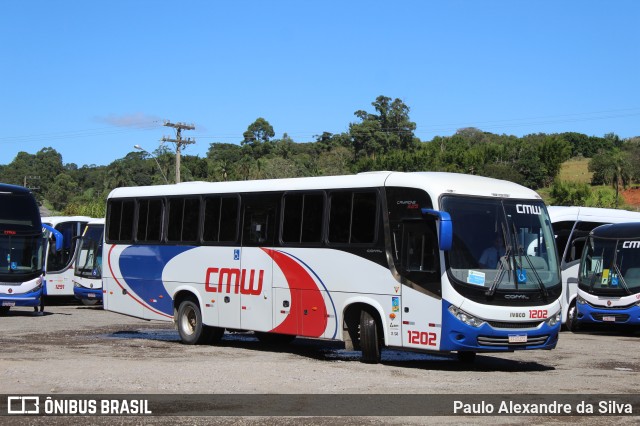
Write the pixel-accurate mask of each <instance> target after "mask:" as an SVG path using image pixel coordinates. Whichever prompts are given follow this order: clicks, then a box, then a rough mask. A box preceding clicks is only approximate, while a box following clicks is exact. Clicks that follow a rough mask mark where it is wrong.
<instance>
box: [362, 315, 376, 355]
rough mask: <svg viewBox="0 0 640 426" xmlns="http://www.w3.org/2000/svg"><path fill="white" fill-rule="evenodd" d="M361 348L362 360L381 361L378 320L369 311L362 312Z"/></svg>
mask: <svg viewBox="0 0 640 426" xmlns="http://www.w3.org/2000/svg"><path fill="white" fill-rule="evenodd" d="M360 348H361V349H362V362H364V363H367V364H377V363H379V362H380V339H379V337H378V326H377V324H376V320H375V318H374V317H373V315H371V314H370V313H369V312H368V311H366V310H362V311H361V312H360Z"/></svg>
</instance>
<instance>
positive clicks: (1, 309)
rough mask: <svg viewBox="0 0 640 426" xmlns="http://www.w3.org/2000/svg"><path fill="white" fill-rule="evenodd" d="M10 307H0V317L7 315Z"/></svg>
mask: <svg viewBox="0 0 640 426" xmlns="http://www.w3.org/2000/svg"><path fill="white" fill-rule="evenodd" d="M9 309H11V306H0V315H7V314H8V313H9Z"/></svg>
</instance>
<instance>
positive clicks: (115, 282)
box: [102, 245, 143, 318]
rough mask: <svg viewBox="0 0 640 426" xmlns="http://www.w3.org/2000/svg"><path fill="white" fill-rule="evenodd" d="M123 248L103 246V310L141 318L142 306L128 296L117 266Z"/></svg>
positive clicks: (127, 288) (127, 289)
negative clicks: (104, 260)
mask: <svg viewBox="0 0 640 426" xmlns="http://www.w3.org/2000/svg"><path fill="white" fill-rule="evenodd" d="M124 248H125V246H113V245H111V246H105V253H104V257H105V258H106V259H107V262H106V265H105V266H106V267H105V268H104V269H103V276H102V286H103V304H104V309H105V310H108V311H113V312H119V313H121V314H126V315H131V316H134V317H138V318H142V316H143V305H142V304H140V303H138V302H137V301H136V300H135V299H133V298H132V296H131V295H130V293H129V291H130V289H129V287H128V286H127V285H126V284H125V283H124V280H123V279H122V274H121V273H120V267H119V266H118V257H119V253H120V252H121V251H122V250H123V249H124Z"/></svg>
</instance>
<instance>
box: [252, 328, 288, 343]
mask: <svg viewBox="0 0 640 426" xmlns="http://www.w3.org/2000/svg"><path fill="white" fill-rule="evenodd" d="M254 334H255V335H256V337H257V338H258V340H260V342H262V343H264V344H267V345H278V346H279V345H288V344H289V343H291V342H293V340H294V339H295V338H296V336H293V335H291V334H279V333H265V332H263V331H254Z"/></svg>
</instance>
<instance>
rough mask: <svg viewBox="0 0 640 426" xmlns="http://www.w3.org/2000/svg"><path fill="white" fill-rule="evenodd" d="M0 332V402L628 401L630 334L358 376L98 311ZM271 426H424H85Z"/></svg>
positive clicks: (328, 364) (326, 355) (70, 309)
mask: <svg viewBox="0 0 640 426" xmlns="http://www.w3.org/2000/svg"><path fill="white" fill-rule="evenodd" d="M0 324H1V325H2V334H1V338H0V344H1V352H0V353H1V355H0V377H1V378H2V379H1V380H0V393H1V394H11V395H15V394H17V395H22V394H47V395H48V394H82V395H89V396H91V395H102V394H293V395H305V394H383V395H395V394H472V395H484V394H506V395H511V394H581V395H590V394H627V395H628V394H630V395H632V396H634V397H636V401H640V397H639V396H638V394H640V356H639V355H638V348H639V346H638V344H639V343H640V339H639V338H640V334H638V333H615V334H610V333H603V332H588V333H577V334H574V333H569V332H563V333H562V334H561V336H560V342H559V344H558V347H557V348H556V349H555V350H553V351H524V352H515V353H504V354H496V355H483V354H481V355H478V357H477V358H476V361H475V363H473V364H461V363H459V362H458V361H457V360H456V358H455V356H452V355H437V356H436V355H428V354H421V353H412V352H401V351H383V362H382V363H381V364H378V365H369V364H362V363H360V362H359V353H358V352H350V351H346V350H344V346H343V345H342V344H340V343H339V342H328V341H320V340H311V339H296V340H295V341H294V342H293V343H292V344H290V345H288V346H286V347H268V346H265V345H263V344H261V343H260V342H258V341H257V340H256V339H255V338H254V337H253V335H252V334H251V333H227V334H226V335H225V337H224V338H223V340H222V342H221V343H220V344H218V345H215V346H188V345H183V344H181V343H180V342H179V338H178V334H177V332H176V331H175V330H174V329H173V327H172V324H170V323H162V322H147V321H144V320H139V319H135V318H130V317H126V316H123V315H119V314H115V313H111V312H106V311H104V310H102V309H101V308H99V307H85V306H72V305H68V306H52V307H48V308H47V312H46V313H45V315H44V316H41V317H37V316H33V315H32V313H31V312H30V311H29V310H28V309H13V310H12V311H11V312H10V313H9V314H8V315H7V316H4V317H0ZM636 414H637V413H636ZM150 419H153V421H150ZM8 420H11V421H10V422H7V421H8ZM52 420H55V421H54V422H53V423H52ZM434 420H435V421H437V422H439V423H451V424H457V423H461V420H462V422H465V423H469V422H471V423H483V424H487V423H491V424H521V423H523V422H526V423H532V424H540V423H547V422H553V423H555V424H564V423H569V424H571V423H578V422H580V423H584V422H585V421H588V422H589V423H592V424H614V423H615V424H620V423H623V424H624V423H629V424H631V423H634V424H635V423H636V422H637V420H638V417H635V418H633V417H589V418H585V417H555V418H554V417H464V418H459V417H436V418H431V422H433V421H434ZM0 422H2V423H6V424H16V422H17V423H22V422H24V423H23V424H44V423H45V422H46V423H47V424H56V423H57V422H60V424H69V423H73V422H78V423H83V424H84V423H87V420H86V419H85V420H84V421H82V422H81V418H78V417H75V418H68V417H67V418H65V417H55V418H52V417H48V418H47V417H39V418H35V417H30V418H26V417H0ZM39 422H42V423H39ZM101 422H105V423H101ZM119 422H122V423H119ZM276 422H277V423H278V424H293V423H295V424H299V423H300V422H303V423H305V424H354V423H356V424H388V423H396V424H406V423H430V422H429V419H428V418H420V417H402V418H398V417H377V418H370V417H340V418H337V417H331V418H327V417H319V418H309V417H304V418H300V417H290V418H273V417H227V418H225V417H148V418H142V417H137V418H123V417H117V418H116V417H108V418H107V417H103V418H96V417H93V418H91V419H90V423H92V424H132V423H133V424H211V423H216V424H218V423H225V424H273V423H276Z"/></svg>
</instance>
